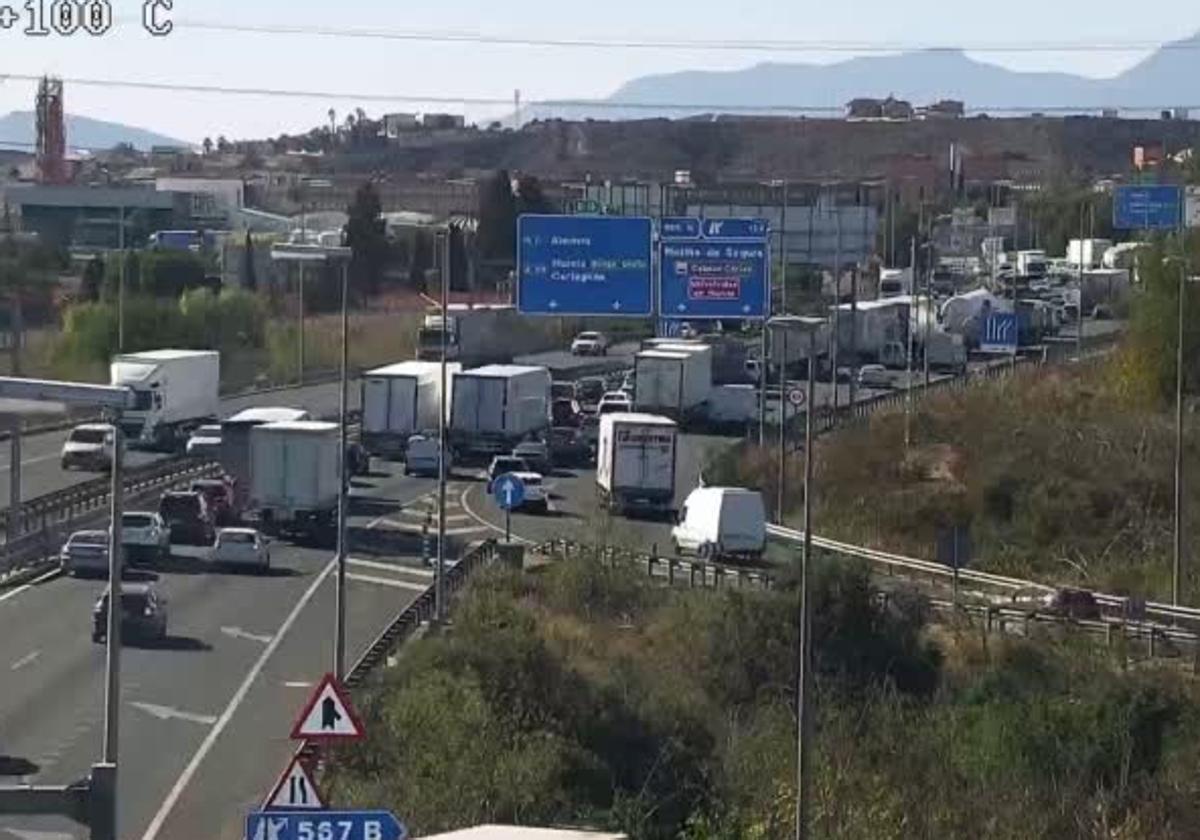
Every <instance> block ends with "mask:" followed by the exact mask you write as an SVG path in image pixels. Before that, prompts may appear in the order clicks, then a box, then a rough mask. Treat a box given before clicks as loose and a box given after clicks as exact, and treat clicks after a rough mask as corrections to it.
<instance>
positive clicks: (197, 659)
mask: <svg viewBox="0 0 1200 840" xmlns="http://www.w3.org/2000/svg"><path fill="white" fill-rule="evenodd" d="M469 485H470V482H464V481H456V482H455V484H454V485H453V486H452V498H451V503H450V504H449V505H448V506H447V511H448V514H449V519H450V522H451V540H449V541H448V546H447V547H448V550H450V551H457V550H458V548H459V547H460V546H461V545H463V544H465V543H466V542H468V541H469V540H472V539H475V538H478V537H479V536H488V535H490V533H491V532H490V530H489V529H488V528H487V527H486V526H484V525H482V524H480V523H478V522H474V521H472V520H471V519H470V517H469V516H467V515H466V514H464V513H462V512H461V507H460V503H461V496H462V493H463V492H464V490H466V489H467V487H468V486H469ZM434 489H435V484H434V483H433V482H432V481H430V480H428V479H414V478H405V477H403V476H402V475H400V474H399V472H398V471H397V470H396V468H395V465H391V464H382V465H380V468H379V470H378V471H377V472H376V473H374V474H373V475H372V476H370V477H367V478H365V479H356V481H355V489H354V491H353V495H352V518H351V521H350V525H351V529H352V535H353V539H352V541H351V546H352V556H351V561H350V563H349V566H348V591H347V601H348V607H349V609H348V618H347V630H348V650H347V660H348V662H351V663H352V662H354V661H355V659H356V658H357V657H358V656H359V655H360V654H361V653H362V652H363V651H364V650H365V649H366V647H367V646H368V645H369V644H370V642H371V641H372V640H373V639H374V638H375V637H376V636H377V635H378V633H379V632H380V631H381V630H382V629H383V628H384V627H385V626H386V624H387V623H388V622H389V621H390V620H391V619H392V618H393V617H394V616H395V615H396V614H397V613H398V612H399V611H400V610H401V609H402V608H403V607H404V606H405V605H406V604H408V603H409V602H410V601H411V600H412V599H413V598H414V597H415V596H416V595H417V594H418V593H419V592H420V591H422V590H423V589H424V588H425V587H427V586H428V585H429V584H430V582H431V578H432V573H431V572H430V571H429V570H428V569H427V568H426V566H425V565H424V564H423V563H422V561H421V557H420V545H421V539H420V530H421V527H422V525H423V524H424V522H425V519H426V515H427V513H428V511H429V510H430V509H431V501H432V498H433V490H434ZM360 548H361V550H360ZM272 550H273V552H272V563H273V569H272V571H271V573H270V574H267V575H262V576H257V575H248V574H230V573H225V572H221V571H217V570H214V569H212V568H210V567H209V566H208V565H207V564H206V563H203V562H202V561H189V560H182V559H174V560H172V561H171V562H170V563H169V564H168V565H167V566H165V567H164V568H162V569H159V570H155V572H154V573H153V577H155V578H157V580H156V582H155V586H156V587H157V588H158V589H159V590H160V591H161V592H162V593H163V594H165V595H166V596H167V598H168V599H169V603H168V615H169V628H168V633H169V635H168V638H167V639H166V641H165V642H163V643H161V644H150V645H138V644H136V643H130V642H127V644H126V645H124V646H123V651H122V662H121V665H122V668H121V670H122V696H121V730H120V737H119V745H120V754H119V761H120V764H119V768H120V770H119V772H120V778H119V820H120V824H119V830H120V836H121V837H122V838H131V840H139V838H140V839H141V840H153V838H161V840H235V838H241V836H242V831H243V825H244V820H245V815H246V813H247V811H249V810H252V809H253V808H255V807H256V806H257V805H258V804H260V803H261V801H262V798H263V797H264V796H265V795H266V793H267V792H268V790H269V788H270V786H271V784H272V783H273V781H274V780H275V778H276V777H277V776H278V774H280V773H281V772H282V771H283V769H284V767H285V765H286V762H287V760H288V758H289V757H290V755H291V752H292V751H293V749H294V748H295V745H294V743H293V742H291V741H290V740H289V738H288V734H289V732H290V729H291V724H292V722H293V719H294V717H295V716H296V715H297V714H298V713H299V710H300V706H301V704H302V703H303V702H304V700H305V699H306V697H307V692H308V691H309V690H310V689H311V688H312V686H313V685H314V684H315V683H316V682H317V681H318V680H319V679H320V677H321V675H322V674H323V673H324V672H326V671H327V670H330V667H331V663H332V658H333V643H332V639H333V622H334V613H333V609H334V606H333V605H334V594H335V592H334V589H335V587H334V577H333V575H332V574H331V568H332V566H331V560H332V553H331V552H330V551H328V550H317V549H312V548H303V547H297V546H293V545H290V544H287V543H284V542H276V543H274V544H273V546H272ZM103 586H104V582H103V581H101V580H85V579H75V578H70V577H55V578H53V579H50V580H45V581H43V582H41V583H39V584H37V585H34V586H31V587H28V588H20V589H13V590H8V591H0V627H3V628H4V629H3V632H0V674H3V676H2V677H0V681H2V682H3V685H4V690H3V691H0V756H4V757H6V758H3V759H0V772H3V773H4V774H5V775H4V776H0V784H13V783H31V784H65V783H69V782H72V781H75V780H76V779H79V778H81V777H82V776H84V775H85V774H86V773H87V771H88V768H89V767H90V765H91V764H92V763H93V762H94V761H96V760H98V758H99V756H100V750H101V744H102V738H103V713H104V701H103V696H104V695H103V682H104V660H105V651H104V646H103V645H99V644H94V643H93V642H92V641H91V621H92V616H91V609H92V605H93V603H94V602H95V600H96V598H97V597H98V595H99V594H100V592H101V591H102V589H103ZM368 735H369V733H368ZM15 772H21V773H22V774H21V775H19V776H15V775H12V774H13V773H15ZM86 836H87V832H86V830H85V829H83V828H81V827H79V826H77V825H74V824H73V823H71V822H70V821H68V820H65V819H62V818H56V817H6V816H3V815H0V838H3V840H14V839H15V838H19V839H20V840H66V839H67V838H84V837H86Z"/></svg>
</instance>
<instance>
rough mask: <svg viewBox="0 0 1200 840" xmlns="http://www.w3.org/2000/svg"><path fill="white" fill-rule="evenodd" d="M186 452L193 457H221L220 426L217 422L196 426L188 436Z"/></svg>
mask: <svg viewBox="0 0 1200 840" xmlns="http://www.w3.org/2000/svg"><path fill="white" fill-rule="evenodd" d="M187 454H188V455H190V456H191V457H193V458H219V457H221V427H220V426H219V425H217V424H212V425H205V426H200V427H198V428H197V429H196V430H195V431H194V432H192V434H191V437H189V438H188V442H187Z"/></svg>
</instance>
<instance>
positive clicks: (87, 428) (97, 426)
mask: <svg viewBox="0 0 1200 840" xmlns="http://www.w3.org/2000/svg"><path fill="white" fill-rule="evenodd" d="M112 429H113V427H112V426H111V425H109V424H108V423H80V424H79V425H78V426H75V427H74V428H72V429H71V431H72V432H81V431H82V432H111V431H112Z"/></svg>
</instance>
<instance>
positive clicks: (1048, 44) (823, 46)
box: [176, 19, 1200, 53]
mask: <svg viewBox="0 0 1200 840" xmlns="http://www.w3.org/2000/svg"><path fill="white" fill-rule="evenodd" d="M176 26H178V27H179V28H180V29H193V30H199V31H211V32H237V33H242V34H256V35H306V36H318V37H324V38H352V39H362V40H377V41H408V42H421V43H439V44H455V43H468V44H485V45H492V46H514V47H552V48H563V49H579V48H582V49H633V50H690V51H696V50H701V51H720V52H782V53H805V52H826V53H830V52H832V53H839V52H845V53H894V52H959V51H963V52H974V53H1096V52H1101V53H1114V52H1146V51H1152V50H1158V49H1164V50H1196V49H1200V40H1196V41H1172V42H1167V43H1163V42H1160V41H1134V40H1109V41H1042V42H1038V41H1034V42H1029V41H1010V42H1004V41H980V42H973V43H972V42H967V43H963V44H945V43H941V44H939V43H929V42H924V43H922V42H912V41H834V40H811V41H810V40H769V39H767V40H741V41H737V40H721V41H714V40H705V39H625V38H614V39H606V38H572V37H565V36H563V37H546V38H534V37H530V36H524V35H498V34H491V33H486V32H461V31H460V32H443V31H435V30H419V29H413V30H408V29H365V28H346V27H333V26H299V25H281V24H247V23H226V22H222V21H207V20H188V19H181V20H177V21H176Z"/></svg>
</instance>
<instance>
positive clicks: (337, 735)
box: [292, 674, 366, 741]
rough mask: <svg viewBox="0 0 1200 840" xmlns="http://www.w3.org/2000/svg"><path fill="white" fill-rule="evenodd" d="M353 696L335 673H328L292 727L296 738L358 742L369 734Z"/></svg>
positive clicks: (293, 735)
mask: <svg viewBox="0 0 1200 840" xmlns="http://www.w3.org/2000/svg"><path fill="white" fill-rule="evenodd" d="M365 734H366V733H365V731H364V729H363V725H362V720H361V719H360V718H359V717H358V713H357V712H355V711H354V707H353V706H352V705H351V704H350V695H349V694H348V693H347V692H346V689H345V688H344V687H343V686H342V684H341V682H339V681H338V679H337V677H335V676H334V675H333V674H326V675H325V676H324V678H323V679H322V680H321V682H320V683H318V684H317V688H316V690H315V691H314V692H313V694H312V697H310V698H308V702H307V703H305V704H304V711H302V712H301V713H300V717H299V718H297V719H296V723H295V725H294V726H293V727H292V737H293V738H295V739H297V740H306V739H309V738H314V739H320V740H326V741H357V740H359V739H361V738H362V737H363V736H364V735H365Z"/></svg>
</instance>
